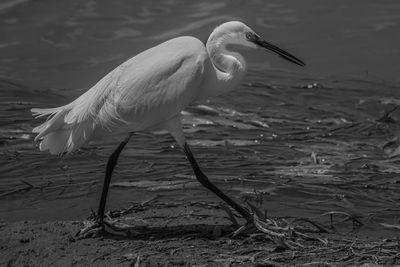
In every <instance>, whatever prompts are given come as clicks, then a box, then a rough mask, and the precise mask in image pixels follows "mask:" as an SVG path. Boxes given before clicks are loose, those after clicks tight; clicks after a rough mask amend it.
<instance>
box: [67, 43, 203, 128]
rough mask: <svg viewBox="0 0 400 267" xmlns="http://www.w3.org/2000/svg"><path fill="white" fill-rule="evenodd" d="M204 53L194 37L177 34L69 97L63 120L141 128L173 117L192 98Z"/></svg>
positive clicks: (198, 80) (197, 85) (200, 79)
mask: <svg viewBox="0 0 400 267" xmlns="http://www.w3.org/2000/svg"><path fill="white" fill-rule="evenodd" d="M207 60H209V59H208V55H207V52H206V50H205V47H204V45H203V44H202V43H201V42H200V41H199V40H197V39H194V38H190V37H186V38H185V37H181V38H176V39H173V40H170V41H168V42H165V43H163V44H161V45H159V46H156V47H154V48H151V49H149V50H146V51H145V52H142V53H141V54H139V55H137V56H135V57H134V58H131V59H130V60H128V61H126V62H124V63H123V64H121V65H120V66H119V67H117V68H116V69H115V70H113V71H112V72H111V73H109V74H108V75H106V76H105V77H104V78H103V79H102V80H100V81H99V82H98V83H97V84H96V85H95V86H94V87H93V88H91V89H90V90H89V91H87V92H86V93H85V94H83V95H82V96H81V97H79V98H78V99H76V100H75V101H74V102H72V103H71V104H70V105H71V110H70V112H69V113H68V114H67V115H66V117H65V121H66V122H70V123H71V122H75V123H77V122H78V123H79V122H81V121H84V120H85V117H88V116H89V117H91V118H92V119H94V121H95V122H96V126H97V125H101V126H102V127H103V128H107V129H109V130H113V131H114V130H115V129H116V128H119V129H121V126H124V125H126V126H129V128H130V129H131V130H137V131H139V130H145V129H147V128H149V127H152V126H155V125H157V124H159V123H161V122H162V121H163V120H166V119H169V118H172V117H173V116H174V115H176V114H177V113H179V111H180V110H182V109H183V108H184V107H185V106H187V105H188V104H189V103H190V102H191V101H193V100H194V99H195V98H196V96H197V94H198V93H199V89H200V88H199V87H200V86H201V83H202V81H203V79H204V66H205V64H207V62H206V61H207Z"/></svg>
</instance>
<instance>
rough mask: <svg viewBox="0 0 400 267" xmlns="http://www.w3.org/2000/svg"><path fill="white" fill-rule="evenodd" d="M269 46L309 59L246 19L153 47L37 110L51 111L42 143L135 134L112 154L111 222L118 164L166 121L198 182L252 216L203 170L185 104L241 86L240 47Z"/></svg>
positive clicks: (75, 143)
mask: <svg viewBox="0 0 400 267" xmlns="http://www.w3.org/2000/svg"><path fill="white" fill-rule="evenodd" d="M228 45H237V46H242V47H249V48H265V49H267V50H269V51H272V52H275V53H277V54H278V55H279V56H281V57H283V58H285V59H287V60H289V61H291V62H293V63H295V64H297V65H300V66H305V64H304V63H303V61H301V60H300V59H298V58H296V57H295V56H293V55H291V54H289V53H288V52H286V51H284V50H282V49H280V48H278V47H276V46H274V45H272V44H271V43H268V42H266V41H265V40H264V39H262V38H261V37H260V36H259V35H258V34H257V33H256V32H255V31H253V30H252V29H251V28H250V27H248V26H246V25H245V24H244V23H242V22H238V21H230V22H227V23H224V24H222V25H220V26H218V27H217V28H216V29H215V30H214V31H213V32H212V33H211V35H210V37H209V38H208V41H207V44H206V45H204V44H203V43H202V42H201V41H200V40H198V39H196V38H194V37H190V36H184V37H178V38H174V39H171V40H169V41H166V42H164V43H161V44H160V45H157V46H155V47H152V48H150V49H148V50H146V51H144V52H142V53H140V54H138V55H136V56H135V57H133V58H131V59H129V60H127V61H126V62H124V63H122V64H121V65H119V66H118V67H117V68H115V69H114V70H113V71H111V72H110V73H109V74H107V75H106V76H105V77H103V78H102V79H101V80H100V81H99V82H98V83H97V84H95V85H94V86H93V87H92V88H90V89H89V90H88V91H87V92H85V93H84V94H82V95H81V96H80V97H78V98H77V99H75V100H74V101H73V102H71V103H69V104H67V105H65V106H61V107H57V108H49V109H38V108H34V109H32V110H31V111H32V113H33V115H34V116H35V117H42V116H48V119H47V121H46V122H44V123H43V124H41V125H40V126H38V127H36V128H34V129H33V132H34V133H38V134H37V136H36V138H35V141H40V144H39V148H40V150H42V151H45V150H48V151H49V152H50V153H51V154H63V153H70V152H72V151H74V150H77V149H78V148H80V147H82V146H83V145H85V144H86V143H88V142H90V141H92V140H94V139H101V138H105V137H107V136H111V135H115V134H122V133H125V134H127V137H126V139H125V140H123V141H122V143H121V144H120V145H119V146H118V148H117V149H116V150H115V151H114V152H113V153H112V154H111V156H110V157H109V159H108V163H107V167H106V174H105V179H104V185H103V191H102V196H101V200H100V205H99V209H98V213H97V218H96V219H97V223H98V224H99V225H101V224H103V222H104V220H103V217H104V209H105V203H106V198H107V192H108V187H109V184H110V180H111V175H112V171H113V169H114V167H115V165H116V163H117V160H118V156H119V154H120V152H121V151H122V149H123V148H124V146H125V145H126V144H127V143H128V141H129V139H130V138H131V136H132V134H133V133H134V132H139V131H147V130H151V129H154V128H164V129H166V130H168V131H169V133H170V134H171V135H172V136H173V137H174V138H175V140H176V142H177V143H178V144H179V146H180V147H181V148H182V149H183V151H184V153H185V154H186V156H187V158H188V160H189V162H190V164H191V166H192V168H193V171H194V173H195V175H196V178H197V179H198V181H199V182H200V183H201V184H203V185H204V186H205V187H206V188H208V189H209V190H211V191H212V192H214V193H215V194H216V195H218V196H219V197H220V198H221V199H223V200H224V201H225V202H226V203H228V204H229V205H230V206H231V207H232V208H234V209H235V210H236V211H237V212H239V213H240V214H241V215H242V216H243V217H244V218H245V219H246V220H247V221H251V220H252V217H251V215H250V213H249V211H248V210H247V209H245V208H243V207H242V206H240V205H239V204H237V203H236V202H234V201H233V200H232V199H231V198H229V197H228V196H226V195H225V194H224V193H223V192H222V191H220V190H219V189H218V188H217V187H216V186H215V185H213V184H212V183H211V182H210V181H209V179H208V178H207V177H206V176H205V175H204V173H203V172H202V171H201V169H200V167H199V165H198V164H197V162H196V160H195V158H194V157H193V155H192V153H191V151H190V148H189V146H188V144H187V143H186V141H185V137H184V134H183V129H182V124H181V120H180V111H181V110H182V109H184V108H185V107H186V106H188V105H189V104H190V103H192V102H193V101H196V100H199V99H204V98H211V97H214V96H217V95H221V94H225V93H228V92H230V91H231V90H233V89H234V88H235V87H236V86H237V85H238V84H239V83H240V81H241V80H242V78H243V76H244V75H245V73H246V70H247V66H246V61H245V60H244V58H243V57H242V55H240V54H239V53H237V52H235V51H234V48H233V47H232V48H228V47H227V46H228Z"/></svg>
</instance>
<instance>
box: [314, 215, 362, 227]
mask: <svg viewBox="0 0 400 267" xmlns="http://www.w3.org/2000/svg"><path fill="white" fill-rule="evenodd" d="M334 214H340V215H345V216H347V217H349V218H350V219H352V220H353V221H355V222H357V223H358V224H359V225H360V226H361V225H364V224H363V223H362V222H361V221H360V220H358V219H357V218H355V217H354V216H352V215H350V214H348V213H347V212H344V211H328V212H325V213H323V214H321V215H319V216H317V217H323V216H325V215H330V216H331V224H332V223H333V215H334Z"/></svg>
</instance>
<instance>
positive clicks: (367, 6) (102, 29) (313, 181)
mask: <svg viewBox="0 0 400 267" xmlns="http://www.w3.org/2000/svg"><path fill="white" fill-rule="evenodd" d="M0 16H1V17H0V19H1V24H0V33H1V36H2V39H1V43H0V54H1V56H0V102H1V105H0V174H1V176H0V213H1V217H2V218H3V219H6V220H25V219H42V220H53V219H76V218H82V217H85V216H87V215H88V214H89V211H90V208H93V209H96V207H97V201H98V197H99V194H100V189H101V183H102V178H103V171H104V165H105V161H106V159H107V157H108V155H109V154H110V153H111V151H112V149H113V148H114V147H115V145H116V142H117V141H118V139H114V140H105V141H104V142H103V143H95V144H91V145H88V146H86V147H84V148H83V149H81V150H80V151H78V152H76V153H74V154H73V155H70V156H67V157H64V158H59V157H55V156H50V155H48V154H46V153H41V152H40V151H38V149H37V148H35V144H34V142H33V137H34V136H33V135H32V134H31V129H32V128H33V127H34V126H35V125H37V124H38V122H34V121H33V120H32V118H31V115H30V113H29V109H30V108H32V107H53V106H58V105H62V104H65V103H67V102H69V101H71V100H73V99H74V98H75V97H77V96H78V95H80V94H81V93H82V92H83V91H84V90H86V89H87V88H89V87H90V86H91V85H92V84H93V83H94V82H96V81H97V80H98V79H99V78H101V77H102V76H103V75H104V74H106V73H107V72H108V71H110V70H111V69H112V68H114V67H115V66H117V65H118V64H119V63H121V62H123V61H124V60H126V59H127V58H129V57H131V56H133V55H135V54H136V53H138V52H140V51H142V50H143V49H146V48H148V47H150V46H152V45H155V44H157V43H159V42H161V41H163V40H167V39H169V38H172V37H174V36H178V35H187V34H189V35H194V36H197V37H198V38H200V39H201V40H204V41H205V40H206V39H207V37H208V34H209V33H210V31H211V30H212V29H213V28H214V27H215V26H216V25H218V24H219V23H222V22H224V21H227V20H233V19H239V20H243V21H245V22H247V23H248V24H249V25H251V26H253V28H255V29H256V30H257V31H258V32H259V33H261V34H262V35H264V36H265V38H266V39H268V40H270V41H271V42H274V43H276V44H279V45H281V46H282V47H284V48H285V49H288V50H289V51H291V52H293V53H294V54H295V55H297V56H299V57H300V58H302V59H303V60H304V61H305V62H306V63H307V67H306V68H304V69H299V68H298V67H296V66H294V65H291V64H289V63H286V62H283V61H282V60H280V59H279V58H275V57H273V56H270V55H268V54H263V53H261V54H260V52H259V53H256V52H254V53H253V52H251V53H250V52H248V53H247V55H246V56H247V58H248V63H249V69H250V70H249V73H248V75H247V76H246V79H245V81H244V82H243V83H242V84H241V86H240V87H239V88H237V89H236V90H235V91H234V92H232V93H231V94H229V95H227V96H223V97H219V98H216V99H210V100H209V101H206V102H204V103H196V104H195V105H194V106H193V107H190V108H188V109H187V110H185V111H184V112H183V115H184V116H183V119H184V124H185V132H186V135H187V137H188V140H189V143H190V144H191V145H192V150H193V152H194V153H195V155H196V156H197V158H198V160H199V162H200V164H201V165H202V166H203V167H204V170H205V172H206V173H208V174H209V176H210V178H211V179H212V180H213V181H215V182H216V184H217V185H218V186H220V187H222V188H223V189H224V190H225V191H227V192H228V194H230V195H232V196H236V198H237V199H238V200H239V201H243V200H248V201H253V202H258V203H259V204H260V205H262V207H263V208H265V209H267V210H268V211H269V212H270V214H273V215H281V216H285V215H288V216H289V215H290V216H317V215H320V214H322V213H324V212H326V211H331V210H334V211H345V212H348V213H351V214H354V215H356V216H359V218H362V219H363V220H367V219H368V220H369V221H371V222H386V223H390V224H392V223H398V220H399V219H398V218H399V216H400V205H399V200H400V199H399V198H400V194H399V193H400V180H399V178H398V174H399V173H400V165H399V163H400V159H399V157H398V156H397V155H398V151H397V150H396V148H397V147H398V145H399V144H398V140H397V136H398V131H399V124H398V117H399V115H400V112H398V111H396V110H395V111H393V112H392V113H390V116H386V117H385V116H384V115H385V113H386V112H388V111H390V110H392V109H393V108H395V107H396V106H397V105H398V104H399V103H400V102H399V101H400V93H399V82H400V80H399V76H398V73H399V70H400V63H399V60H398V58H399V56H400V35H399V34H398V33H399V32H400V2H398V1H394V0H392V1H384V2H383V3H379V4H378V3H377V2H376V1H372V0H370V1H351V2H350V1H320V0H319V1H317V0H315V1H312V0H306V1H294V0H291V1H289V0H287V1H268V3H266V1H219V2H217V3H216V2H215V1H202V2H196V3H194V2H191V1H187V2H186V1H174V0H169V1H168V0H167V1H50V0H47V1H46V0H42V1H29V0H28V1H23V0H14V1H3V2H2V3H1V4H0ZM312 154H314V155H316V157H314V159H313V157H312V156H311V155H312ZM315 159H316V160H315ZM113 183H114V186H113V188H112V190H111V192H110V198H109V204H108V207H109V208H117V207H122V206H124V205H127V204H128V203H129V202H130V201H145V200H147V199H151V198H152V197H154V196H156V195H158V196H159V200H160V201H177V202H182V203H184V202H189V201H201V200H204V201H218V200H217V198H216V197H214V196H213V195H212V194H210V193H208V192H206V191H205V189H203V188H202V187H201V186H199V185H198V184H197V182H196V181H195V179H194V178H193V176H192V172H191V170H190V168H189V166H188V164H187V162H186V159H185V158H184V156H183V153H182V152H181V151H180V150H179V149H178V148H176V147H174V142H173V140H172V138H171V137H170V136H169V135H168V134H166V133H165V132H154V133H141V134H138V135H137V136H135V137H134V138H133V140H132V141H131V143H130V144H129V146H128V148H127V149H126V150H124V152H123V156H122V157H121V159H120V162H119V165H118V167H117V169H116V172H115V175H114V178H113Z"/></svg>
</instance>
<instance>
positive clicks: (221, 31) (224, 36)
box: [208, 21, 305, 67]
mask: <svg viewBox="0 0 400 267" xmlns="http://www.w3.org/2000/svg"><path fill="white" fill-rule="evenodd" d="M216 37H219V38H216ZM213 40H215V41H216V42H221V43H222V42H223V43H225V44H233V45H238V46H244V47H249V48H262V49H267V50H269V51H272V52H274V53H276V54H278V55H279V56H280V57H282V58H284V59H286V60H289V61H290V62H292V63H294V64H297V65H300V66H302V67H304V66H305V63H304V62H303V61H301V60H300V59H298V58H297V57H295V56H293V55H292V54H290V53H289V52H286V51H285V50H283V49H281V48H279V47H277V46H275V45H273V44H271V43H269V42H267V41H265V40H264V39H263V38H262V37H261V36H260V35H258V34H257V33H256V32H255V31H254V30H252V29H251V28H250V27H249V26H247V25H246V24H244V23H243V22H240V21H230V22H226V23H224V24H222V25H220V26H218V27H217V28H216V29H215V30H214V31H213V33H212V34H211V35H210V37H209V39H208V42H212V41H213Z"/></svg>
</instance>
